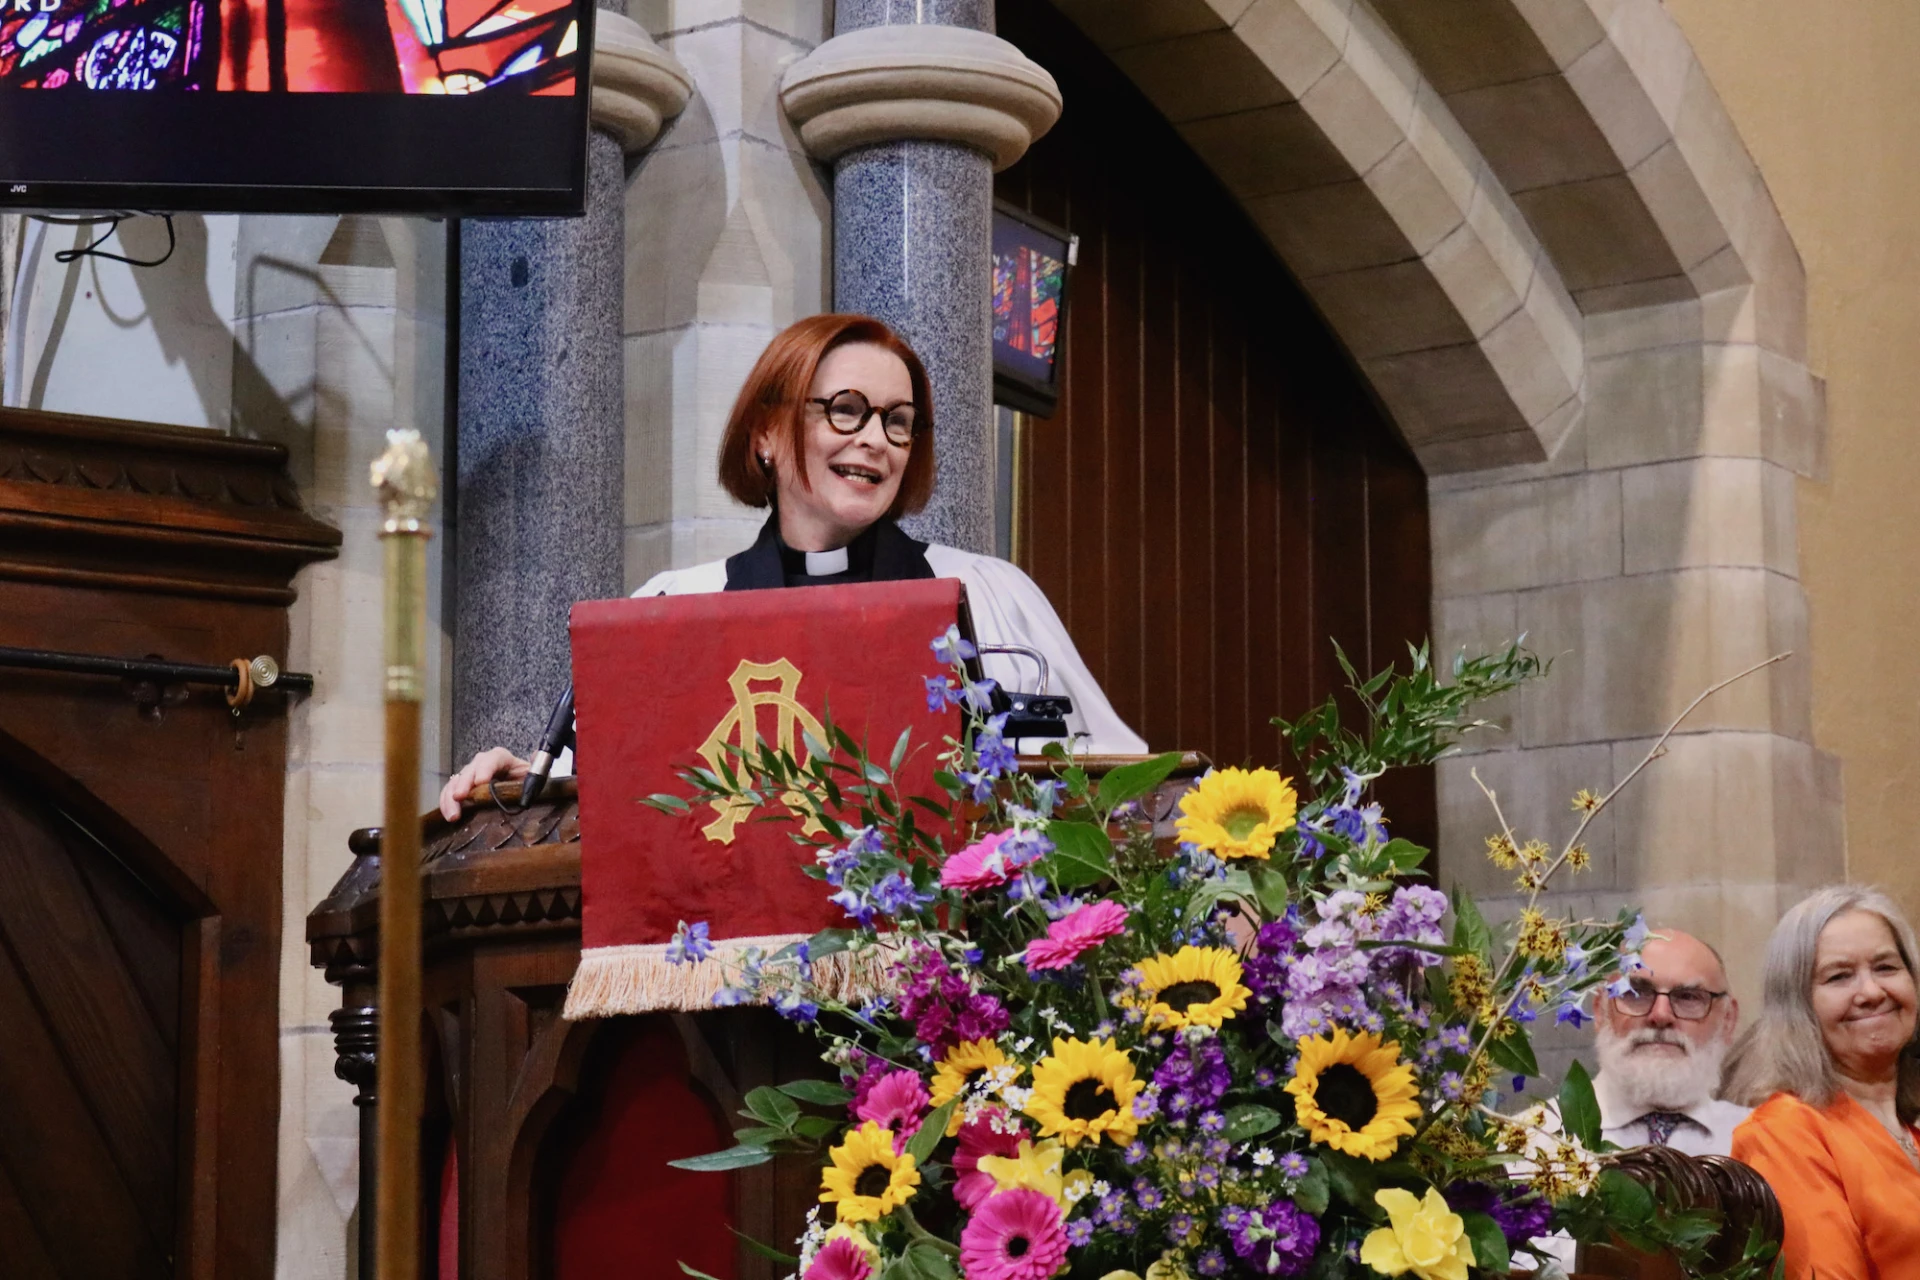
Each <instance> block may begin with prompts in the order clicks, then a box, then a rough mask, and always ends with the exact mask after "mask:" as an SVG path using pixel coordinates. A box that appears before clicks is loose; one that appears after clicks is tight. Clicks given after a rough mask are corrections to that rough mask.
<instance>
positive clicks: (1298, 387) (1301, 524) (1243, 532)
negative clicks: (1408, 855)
mask: <svg viewBox="0 0 1920 1280" xmlns="http://www.w3.org/2000/svg"><path fill="white" fill-rule="evenodd" d="M999 26H1000V33H1001V34H1002V35H1003V36H1005V37H1006V38H1007V39H1009V40H1011V41H1012V42H1013V43H1015V44H1016V45H1018V46H1020V47H1021V48H1022V49H1023V50H1024V51H1025V52H1026V53H1027V54H1028V55H1029V56H1031V57H1033V58H1034V59H1035V60H1036V61H1038V62H1040V63H1041V64H1042V65H1043V66H1045V67H1046V68H1047V69H1048V70H1049V71H1051V72H1052V73H1053V75H1054V77H1055V78H1056V79H1057V80H1058V81H1059V83H1060V88H1061V92H1062V95H1063V97H1064V98H1065V101H1066V110H1065V113H1064V114H1063V116H1062V117H1061V120H1060V123H1059V124H1058V125H1056V126H1055V127H1054V129H1053V131H1052V132H1051V133H1049V134H1048V135H1047V136H1046V137H1044V138H1042V139H1041V140H1040V141H1039V142H1037V143H1035V144H1034V146H1033V148H1032V150H1030V151H1029V152H1028V154H1027V156H1026V157H1025V158H1024V159H1023V160H1022V161H1021V162H1020V163H1019V164H1017V165H1015V166H1013V167H1012V168H1011V169H1009V170H1007V171H1006V172H1005V173H1003V174H1001V175H1000V178H999V180H998V189H997V193H998V195H999V196H1000V198H1002V199H1004V200H1007V201H1010V202H1011V203H1014V204H1016V205H1019V206H1021V207H1023V208H1025V209H1028V210H1030V211H1032V212H1033V213H1036V214H1038V215H1039V216H1041V217H1043V218H1046V219H1048V220H1050V221H1053V222H1056V223H1059V224H1061V225H1063V226H1065V227H1067V228H1068V230H1070V231H1072V232H1074V233H1076V234H1078V235H1079V237H1080V259H1079V264H1078V267H1077V268H1076V270H1075V273H1074V278H1073V284H1072V297H1071V300H1070V304H1069V311H1068V315H1067V324H1066V380H1065V384H1064V394H1063V396H1062V399H1061V404H1060V408H1059V411H1058V412H1057V413H1056V414H1055V416H1054V417H1053V418H1051V419H1049V420H1046V421H1029V423H1028V425H1027V427H1026V429H1025V431H1024V432H1023V436H1022V449H1023V453H1022V457H1021V460H1020V462H1021V465H1020V475H1021V491H1020V493H1019V494H1018V495H1016V502H1017V503H1018V504H1019V509H1018V520H1019V524H1020V529H1021V538H1020V547H1019V558H1020V560H1021V562H1022V565H1023V567H1024V568H1026V569H1027V571H1028V572H1029V573H1031V574H1032V575H1033V577H1034V578H1035V580H1036V581H1038V582H1039V584H1040V585H1041V586H1042V587H1043V588H1044V589H1045V590H1046V592H1047V594H1048V595H1049V597H1050V598H1051V599H1052V600H1053V601H1054V604H1055V606H1056V607H1057V608H1058V609H1059V610H1060V613H1061V615H1062V617H1064V618H1065V620H1066V622H1067V626H1068V628H1069V629H1070V630H1071V631H1072V633H1073V637H1074V641H1075V643H1076V644H1077V645H1078V646H1079V647H1080V650H1081V653H1082V654H1083V656H1085V658H1086V659H1087V662H1088V664H1089V665H1090V666H1091V667H1092V668H1093V671H1094V674H1095V675H1096V676H1098V677H1099V678H1100V681H1101V683H1102V685H1103V686H1104V687H1105V689H1106V690H1107V693H1108V696H1109V697H1110V698H1111V699H1112V700H1113V703H1114V706H1115V707H1116V709H1118V710H1119V712H1120V713H1121V714H1122V715H1123V716H1125V717H1126V718H1127V720H1128V721H1129V722H1130V723H1132V724H1133V725H1134V726H1135V727H1136V728H1137V729H1139V730H1140V732H1141V733H1142V734H1143V735H1144V736H1145V737H1146V738H1147V740H1148V742H1149V743H1150V744H1152V746H1153V747H1155V748H1156V749H1166V748H1173V747H1180V748H1192V749H1198V750H1202V751H1205V752H1206V753H1207V754H1208V755H1210V756H1212V757H1213V759H1214V760H1215V761H1216V762H1219V763H1223V764H1239V763H1245V762H1258V763H1271V762H1273V761H1275V760H1276V759H1278V758H1280V743H1279V739H1278V735H1277V733H1276V732H1275V731H1274V729H1273V728H1272V727H1271V725H1270V724H1269V723H1268V720H1269V717H1271V716H1273V715H1275V714H1284V715H1297V714H1299V713H1300V712H1301V711H1303V710H1305V709H1306V708H1307V707H1308V706H1310V705H1311V704H1312V703H1314V702H1317V701H1319V700H1320V699H1322V698H1324V697H1326V696H1327V695H1328V694H1329V693H1333V692H1336V691H1338V690H1339V689H1340V688H1341V686H1342V684H1343V679H1342V677H1341V674H1340V670H1339V667H1338V665H1337V664H1336V662H1335V659H1334V652H1333V648H1332V645H1331V644H1330V643H1329V642H1330V641H1337V642H1338V643H1339V644H1340V646H1341V647H1342V648H1344V649H1345V650H1346V652H1347V654H1348V655H1349V656H1350V657H1351V658H1352V659H1353V661H1354V664H1355V665H1356V666H1358V667H1362V668H1369V669H1371V668H1377V667H1379V666H1382V665H1385V664H1386V663H1388V662H1392V661H1396V660H1403V658H1404V654H1405V645H1406V643H1407V642H1410V641H1411V642H1415V643H1418V642H1419V641H1420V640H1421V639H1422V638H1424V636H1425V635H1426V632H1427V629H1428V625H1429V598H1430V595H1431V591H1430V581H1429V553H1428V540H1427V504H1426V482H1425V478H1424V477H1423V476H1422V474H1421V472H1420V470H1419V467H1418V465H1417V464H1416V463H1415V462H1414V459H1413V456H1412V454H1411V453H1409V452H1408V450H1407V449H1406V447H1405V445H1404V444H1403V443H1402V442H1401V441H1400V440H1399V439H1398V437H1397V436H1396V435H1395V433H1394V431H1393V429H1392V427H1391V426H1390V424H1389V422H1388V420H1387V419H1386V417H1385V415H1384V414H1383V413H1382V411H1381V410H1380V409H1379V407H1378V406H1377V405H1376V404H1375V403H1374V402H1373V401H1372V399H1371V398H1370V396H1369V394H1368V392H1367V391H1366V390H1365V388H1364V384H1363V383H1362V382H1361V380H1360V378H1359V375H1358V374H1357V373H1356V372H1355V370H1354V369H1353V367H1352V364H1351V362H1350V361H1349V360H1348V359H1347V358H1346V355H1345V353H1344V352H1343V351H1342V350H1341V349H1340V347H1339V346H1338V344H1337V343H1336V341H1335V340H1334V338H1333V337H1332V335H1331V333H1330V332H1329V330H1328V329H1327V327H1326V325H1325V323H1324V322H1323V321H1322V320H1321V319H1320V317H1319V316H1318V315H1317V314H1316V313H1315V312H1314V310H1313V308H1312V306H1311V304H1310V303H1309V302H1308V300H1307V299H1306V297H1305V295H1304V294H1303V293H1302V292H1301V290H1300V288H1299V286H1298V285H1297V284H1296V283H1295V281H1294V280H1293V279H1292V278H1291V277H1290V276H1289V275H1288V274H1287V272H1286V270H1285V268H1284V267H1282V266H1281V264H1280V263H1279V262H1278V261H1277V260H1276V258H1275V257H1274V255H1273V252H1272V250H1271V249H1270V248H1269V247H1268V246H1267V245H1266V243H1265V242H1264V241H1263V240H1262V239H1261V237H1260V236H1259V234H1258V233H1257V232H1256V231H1255V230H1254V229H1253V227H1252V226H1251V225H1250V224H1249V223H1248V222H1247V220H1246V218H1245V216H1244V215H1243V214H1242V213H1241V212H1240V210H1239V209H1238V207H1237V206H1236V205H1235V204H1234V202H1233V201H1232V199H1231V198H1230V197H1229V196H1228V195H1227V194H1226V192H1225V191H1224V190H1223V189H1222V188H1221V187H1220V185H1219V184H1218V182H1217V181H1215V179H1214V178H1213V176H1212V175H1211V174H1210V173H1209V172H1208V171H1207V170H1206V168H1205V166H1204V165H1203V164H1201V162H1200V161H1199V160H1198V159H1197V158H1196V157H1195V156H1194V155H1193V153H1192V152H1191V151H1190V150H1189V149H1188V148H1187V146H1186V145H1185V143H1184V142H1182V141H1181V139H1180V137H1179V136H1178V134H1176V133H1175V132H1174V130H1173V129H1172V128H1171V127H1170V126H1169V125H1168V124H1167V123H1166V122H1165V121H1164V120H1163V119H1161V118H1160V117H1159V116H1158V114H1157V113H1156V112H1155V111H1154V110H1153V108H1152V107H1151V106H1150V105H1149V104H1148V103H1147V102H1146V101H1145V99H1144V98H1142V97H1141V96H1140V94H1139V93H1138V91H1137V90H1135V89H1134V88H1133V86H1132V85H1131V84H1130V83H1128V82H1127V80H1126V79H1125V77H1124V76H1122V75H1121V74H1120V73H1119V72H1118V71H1117V70H1116V69H1115V68H1114V67H1113V66H1112V64H1111V63H1109V62H1108V61H1107V60H1106V59H1105V57H1104V55H1102V54H1101V53H1100V52H1099V51H1098V50H1097V49H1095V48H1094V47H1093V46H1092V45H1091V44H1090V43H1089V42H1088V41H1087V40H1086V39H1085V38H1084V37H1083V36H1082V35H1081V34H1080V33H1079V32H1078V31H1077V30H1076V29H1075V28H1074V27H1073V26H1072V24H1070V23H1069V22H1067V21H1066V20H1065V19H1063V18H1061V17H1060V15H1059V14H1058V13H1056V12H1055V11H1054V10H1053V9H1052V8H1051V7H1050V6H1048V5H1045V4H1041V3H1030V4H1022V5H1007V6H1003V7H1002V10H1001V13H1000V17H999ZM1432 790H1433V787H1432V778H1431V775H1430V772H1428V771H1419V774H1418V776H1414V777H1409V778H1406V779H1393V780H1391V783H1390V791H1391V794H1392V798H1393V799H1394V800H1395V802H1396V806H1395V809H1394V810H1393V811H1392V816H1393V817H1394V818H1395V819H1396V821H1397V823H1398V825H1399V827H1400V829H1401V830H1402V831H1403V832H1404V833H1405V834H1407V835H1409V836H1410V837H1413V838H1415V839H1421V840H1423V842H1426V843H1431V838H1432V834H1433V796H1432Z"/></svg>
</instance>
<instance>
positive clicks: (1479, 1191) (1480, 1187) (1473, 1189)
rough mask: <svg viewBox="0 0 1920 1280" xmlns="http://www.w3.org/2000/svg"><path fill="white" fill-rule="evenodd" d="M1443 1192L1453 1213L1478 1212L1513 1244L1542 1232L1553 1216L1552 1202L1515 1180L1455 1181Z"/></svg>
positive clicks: (1522, 1242)
mask: <svg viewBox="0 0 1920 1280" xmlns="http://www.w3.org/2000/svg"><path fill="white" fill-rule="evenodd" d="M1444 1194H1445V1195H1446V1198H1447V1205H1448V1207H1449V1208H1451V1209H1452V1210H1453V1211H1454V1212H1455V1213H1474V1212H1478V1213H1484V1214H1486V1215H1487V1216H1488V1217H1490V1218H1492V1219H1493V1220H1494V1222H1495V1223H1496V1224H1498V1226H1499V1228H1500V1234H1501V1235H1503V1236H1505V1237H1506V1238H1507V1243H1508V1244H1509V1245H1511V1246H1514V1247H1518V1246H1520V1245H1523V1244H1525V1243H1526V1242H1527V1241H1529V1240H1532V1239H1533V1238H1534V1237H1535V1236H1543V1235H1545V1234H1546V1233H1547V1228H1548V1225H1549V1224H1550V1223H1551V1222H1552V1220H1553V1205H1552V1204H1551V1203H1549V1202H1548V1201H1547V1200H1545V1199H1543V1198H1542V1197H1541V1196H1539V1195H1537V1194H1535V1193H1534V1192H1532V1191H1530V1190H1528V1189H1527V1188H1526V1187H1524V1186H1520V1185H1519V1184H1517V1183H1506V1184H1503V1185H1500V1186H1494V1185H1491V1184H1489V1183H1485V1182H1456V1183H1454V1184H1452V1185H1451V1186H1449V1187H1448V1188H1447V1189H1446V1191H1445V1193H1444Z"/></svg>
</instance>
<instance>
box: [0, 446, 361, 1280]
mask: <svg viewBox="0 0 1920 1280" xmlns="http://www.w3.org/2000/svg"><path fill="white" fill-rule="evenodd" d="M285 462H286V454H285V451H284V450H283V449H281V448H279V447H278V446H276V445H268V444H261V443H257V442H251V441H243V440H234V439H230V438H228V437H225V436H223V435H221V434H220V433H218V432H212V431H194V430H186V429H183V428H166V427H148V426H144V425H142V424H139V423H128V422H107V421H101V420H96V419H85V418H73V417H64V416H61V415H55V414H44V413H38V412H33V411H27V410H18V409H5V410H0V644H7V645H20V646H26V647H32V648H48V649H75V650H81V651H85V652H91V653H99V654H109V655H122V656H134V657H138V656H140V655H143V654H155V655H159V656H162V657H167V658H173V659H178V660H181V661H186V662H194V663H210V664H215V665H221V666H224V665H225V664H226V663H227V662H229V661H230V660H232V659H234V658H240V657H247V658H251V657H252V656H254V655H255V654H261V653H265V654H271V655H273V656H274V657H276V658H278V659H280V660H281V661H282V662H283V663H284V662H285V660H286V656H287V617H286V610H285V608H284V606H285V604H286V603H287V602H288V601H289V600H291V599H292V598H293V593H292V589H291V583H290V579H291V577H292V575H293V573H294V571H295V570H296V569H297V568H298V567H299V566H300V565H301V564H303V563H307V562H309V561H311V560H314V559H319V558H325V557H327V556H330V555H332V554H334V548H335V547H337V546H338V544H339V533H338V532H337V531H336V530H334V529H331V528H329V527H328V526H326V525H324V524H322V523H321V522H319V521H317V520H315V519H314V518H313V517H311V516H310V515H308V514H306V513H305V512H303V511H302V510H301V509H300V505H299V497H298V495H297V494H296V493H295V492H294V490H293V487H292V485H291V484H290V483H289V482H288V479H287V476H286V471H285ZM286 712H287V696H286V695H285V694H284V693H283V692H268V693H264V694H262V695H260V696H258V697H256V698H255V700H254V702H253V703H252V705H251V706H249V707H248V708H247V709H246V710H245V712H244V713H243V714H242V715H241V716H240V717H239V718H238V719H236V718H235V717H234V716H233V715H231V714H230V713H229V711H228V708H227V706H226V702H225V699H224V698H223V697H222V694H221V691H220V690H218V689H207V688H198V689H192V690H188V691H186V693H185V697H184V699H182V700H178V701H175V700H169V701H168V702H167V703H166V705H165V706H164V707H149V708H147V709H146V710H142V708H141V706H139V705H137V704H136V702H135V701H134V700H133V699H132V698H131V697H130V696H129V690H128V689H126V688H124V687H123V686H122V684H121V682H119V681H117V680H113V679H106V678H99V677H93V676H73V675H61V674H57V673H52V672H22V671H7V672H4V673H0V778H6V779H10V780H15V781H17V782H18V783H19V784H20V785H21V790H20V792H19V793H17V794H14V793H10V798H0V807H5V808H6V809H7V812H8V817H7V819H6V821H5V823H4V824H0V827H3V828H4V829H3V831H0V840H7V841H11V842H12V844H11V846H10V848H9V849H8V850H6V851H5V852H4V854H0V864H3V865H0V879H3V880H4V883H5V884H6V885H7V886H8V893H7V895H6V900H5V901H4V902H0V944H4V945H0V1002H4V1003H5V1006H6V1007H5V1010H4V1012H0V1025H5V1026H7V1028H8V1032H9V1040H8V1043H7V1046H6V1049H5V1051H4V1052H0V1172H3V1173H4V1177H0V1258H4V1259H5V1261H3V1262H0V1274H3V1275H8V1276H11V1275H13V1274H14V1273H15V1271H16V1269H17V1270H18V1271H19V1272H20V1274H23V1275H33V1274H38V1273H40V1272H41V1271H44V1270H47V1269H51V1271H52V1272H53V1274H56V1275H59V1276H61V1277H66V1278H75V1280H78V1278H90V1277H94V1276H116V1277H118V1276H147V1275H170V1276H176V1277H181V1278H183V1280H185V1278H193V1280H214V1278H217V1277H236V1278H244V1277H252V1276H268V1275H271V1274H272V1272H273V1266H274V1208H275V1205H274V1196H275V1177H274V1170H275V1165H276V1155H277V1147H278V1143H277V1135H276V1127H277V1124H278V1119H279V1110H280V1108H279V1067H280V1055H279V1043H278V1042H279V1027H278V1023H279V1016H278V1015H279V965H278V958H279V954H280V946H279V937H280V926H281V902H280V885H281V866H280V857H279V849H280V845H281V840H282V827H283V823H284V804H283V795H284V788H285V779H286V730H287V716H286ZM23 796H24V797H25V799H22V797H23ZM23 806H24V807H23ZM35 806H37V807H35ZM22 814H25V815H26V816H25V817H22V816H21V815H22ZM23 823H24V824H25V826H24V827H23V826H22V824H23ZM36 823H37V824H40V825H38V826H35V824H36ZM49 824H50V825H49ZM23 830H33V831H39V832H40V833H41V837H40V838H39V843H37V844H34V843H31V842H29V843H28V844H26V845H23V844H22V843H21V841H22V840H24V839H25V837H23V836H22V835H21V834H20V832H21V831H23ZM47 832H52V833H53V834H52V835H47V834H46V833H47ZM49 842H50V843H49ZM60 1222H68V1223H69V1224H70V1225H68V1226H67V1228H66V1229H65V1230H64V1231H57V1230H46V1224H48V1223H60ZM29 1228H31V1229H32V1233H33V1234H35V1238H36V1239H37V1242H38V1252H37V1253H36V1252H35V1246H34V1245H32V1244H27V1243H20V1244H19V1248H20V1250H21V1252H20V1253H19V1254H18V1255H16V1254H15V1253H14V1251H13V1248H12V1245H13V1244H14V1243H15V1242H19V1241H24V1240H25V1238H26V1236H27V1234H29V1231H28V1229H29ZM43 1263H44V1266H43V1265H42V1264H43Z"/></svg>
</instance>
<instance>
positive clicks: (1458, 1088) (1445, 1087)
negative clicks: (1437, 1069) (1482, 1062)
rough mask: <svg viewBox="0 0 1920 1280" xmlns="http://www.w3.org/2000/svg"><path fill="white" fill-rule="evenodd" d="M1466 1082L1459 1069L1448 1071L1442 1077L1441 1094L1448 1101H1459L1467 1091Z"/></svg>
mask: <svg viewBox="0 0 1920 1280" xmlns="http://www.w3.org/2000/svg"><path fill="white" fill-rule="evenodd" d="M1465 1089H1466V1084H1465V1082H1464V1081H1463V1080H1461V1078H1460V1073H1459V1072H1458V1071H1448V1072H1445V1073H1444V1074H1442V1075H1441V1077H1440V1096H1441V1097H1443V1098H1445V1099H1446V1100H1447V1101H1448V1102H1458V1101H1460V1098H1461V1096H1462V1095H1463V1093H1464V1092H1465Z"/></svg>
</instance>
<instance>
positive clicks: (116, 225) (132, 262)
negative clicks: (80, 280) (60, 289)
mask: <svg viewBox="0 0 1920 1280" xmlns="http://www.w3.org/2000/svg"><path fill="white" fill-rule="evenodd" d="M35 216H36V218H37V219H38V220H39V221H41V222H45V223H48V224H49V225H52V226H58V227H97V226H100V225H101V224H103V223H104V224H105V225H106V228H107V229H106V230H105V231H102V232H101V233H100V234H99V235H98V236H96V237H95V238H94V240H93V243H91V244H87V245H82V246H81V247H80V248H78V249H61V250H59V251H58V252H56V253H55V254H54V255H53V260H54V261H55V262H58V263H59V264H61V265H62V266H65V265H66V264H68V263H70V262H77V261H78V260H80V259H81V258H105V259H106V260H107V261H109V262H124V263H126V264H127V265H128V266H130V267H157V266H159V265H161V264H162V263H164V262H165V261H166V260H167V259H169V258H171V257H172V256H173V250H174V245H175V243H176V242H175V240H174V234H173V215H172V214H170V213H155V214H147V215H146V216H147V217H153V218H159V219H161V220H162V221H164V222H165V223H166V224H167V251H166V252H165V253H163V254H161V255H160V256H159V257H157V258H129V257H127V256H125V255H124V254H118V253H109V252H107V251H106V250H105V249H102V248H101V247H100V246H101V245H103V244H105V243H106V242H107V241H109V240H111V239H112V238H113V234H114V232H116V231H118V230H119V229H120V224H121V223H123V222H125V221H126V220H127V219H128V218H132V217H137V216H139V215H137V214H132V213H112V214H108V215H106V216H105V217H101V218H58V217H54V216H52V215H49V214H37V215H35Z"/></svg>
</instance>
